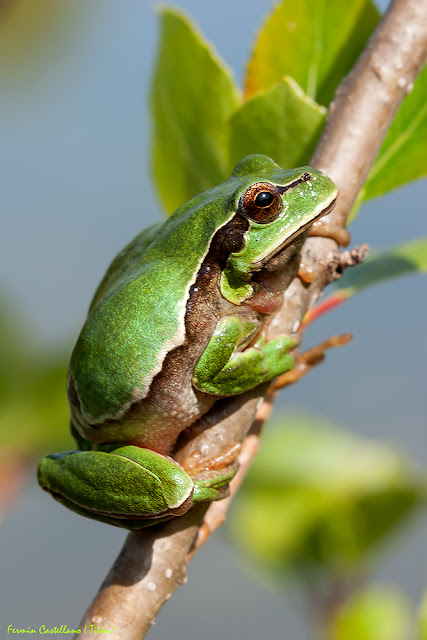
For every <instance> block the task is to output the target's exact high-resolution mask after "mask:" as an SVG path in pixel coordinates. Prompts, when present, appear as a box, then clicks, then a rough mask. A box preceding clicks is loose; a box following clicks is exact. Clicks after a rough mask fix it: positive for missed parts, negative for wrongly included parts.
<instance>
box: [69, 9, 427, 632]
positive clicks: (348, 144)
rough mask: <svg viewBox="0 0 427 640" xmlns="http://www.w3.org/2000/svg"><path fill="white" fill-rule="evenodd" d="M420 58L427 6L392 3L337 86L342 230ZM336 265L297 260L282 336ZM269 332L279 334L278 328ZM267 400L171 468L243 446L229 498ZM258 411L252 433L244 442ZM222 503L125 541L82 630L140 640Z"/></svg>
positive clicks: (316, 246)
mask: <svg viewBox="0 0 427 640" xmlns="http://www.w3.org/2000/svg"><path fill="white" fill-rule="evenodd" d="M426 58H427V0H394V1H393V2H392V3H391V5H390V7H389V9H388V11H387V12H386V14H385V15H384V17H383V19H382V21H381V23H380V25H379V26H378V28H377V29H376V31H375V33H374V34H373V36H372V37H371V39H370V41H369V43H368V45H367V47H366V49H365V51H364V53H363V54H362V56H361V57H360V59H359V61H358V63H357V64H356V66H355V67H354V69H353V71H352V72H351V73H350V74H349V75H348V77H347V78H346V79H345V80H344V81H343V82H342V84H341V85H340V87H339V89H338V91H337V93H336V95H335V98H334V101H333V103H332V105H331V108H330V111H329V115H328V118H327V122H326V127H325V130H324V132H323V135H322V138H321V140H320V142H319V145H318V147H317V149H316V151H315V153H314V156H313V158H312V160H311V163H310V164H311V165H312V166H314V167H317V168H320V169H321V170H322V171H324V172H325V173H326V174H327V175H328V176H330V177H331V178H332V180H333V181H334V182H335V183H336V185H337V186H338V188H339V190H340V195H339V199H338V202H337V206H336V207H335V209H334V211H333V212H332V213H331V214H329V216H328V217H329V219H330V220H331V221H333V222H334V223H336V224H338V225H339V226H341V227H344V226H345V223H346V219H347V216H348V213H349V211H350V210H351V207H352V206H353V204H354V202H355V200H356V197H357V195H358V193H359V191H360V189H361V188H362V186H363V184H364V182H365V180H366V178H367V176H368V174H369V171H370V169H371V167H372V165H373V163H374V160H375V158H376V156H377V153H378V150H379V148H380V146H381V144H382V142H383V140H384V137H385V135H386V132H387V130H388V128H389V126H390V124H391V121H392V119H393V116H394V114H395V112H396V111H397V109H398V108H399V106H400V103H401V101H402V100H403V98H404V97H405V95H406V94H407V93H408V92H409V91H410V90H411V88H412V87H413V83H414V81H415V78H416V77H417V75H418V73H419V72H420V70H421V69H422V67H423V65H424V64H425V61H426ZM337 256H339V250H338V246H337V244H336V243H335V241H334V240H332V239H330V238H320V237H316V238H308V239H307V241H306V242H305V245H304V248H303V260H304V261H306V262H307V263H308V264H310V265H311V264H314V265H315V266H316V272H317V274H318V275H317V277H316V279H315V280H314V281H313V282H312V283H311V284H310V285H309V286H307V285H303V284H302V283H301V281H300V280H299V279H298V278H296V279H295V280H294V281H293V282H292V283H291V286H290V287H289V290H288V291H287V295H286V296H285V303H284V305H283V307H282V309H281V311H280V323H279V324H280V328H279V331H280V332H281V333H288V334H289V333H293V332H295V328H296V327H297V328H298V327H299V325H300V323H301V321H302V318H303V317H304V314H305V312H306V310H307V309H308V308H309V307H310V306H311V305H312V304H313V302H315V301H316V300H317V298H318V297H319V295H320V294H321V292H322V290H323V288H324V286H325V285H326V284H328V281H329V275H328V265H329V264H330V263H331V261H334V260H335V261H336V260H337V259H339V257H338V258H337ZM275 325H276V327H275V331H278V328H277V325H278V323H275ZM265 393H268V386H266V385H264V386H263V387H262V388H260V387H258V388H257V389H256V390H255V391H252V392H250V393H247V394H244V395H243V396H239V397H236V398H232V399H230V400H227V401H222V402H220V403H219V404H218V406H217V407H216V408H215V412H214V413H213V414H209V415H208V416H206V417H205V419H204V422H205V423H207V424H209V426H210V428H209V429H207V430H205V431H203V432H202V433H199V434H198V435H197V436H196V437H195V438H194V440H192V441H191V443H189V444H188V445H186V446H185V448H184V449H182V450H180V451H178V452H176V456H175V457H176V458H177V460H178V461H179V460H183V459H185V457H186V456H187V455H188V454H189V452H191V450H199V451H200V450H201V449H202V447H203V450H204V451H207V452H209V456H211V455H215V454H216V453H218V452H219V449H218V443H219V442H220V447H221V448H223V449H225V448H226V447H227V446H229V444H230V443H232V442H239V441H240V442H241V441H243V443H244V444H243V447H242V452H241V455H240V462H241V467H240V470H239V472H238V474H237V476H236V478H235V479H234V480H233V482H232V485H231V495H233V494H234V493H235V491H236V489H237V487H238V485H239V484H240V481H241V479H242V477H243V475H244V472H245V470H246V469H247V467H248V466H249V464H250V461H251V459H252V457H253V455H254V453H255V451H256V449H257V435H256V431H257V430H258V426H259V423H260V422H261V421H262V420H263V419H264V417H265V416H264V415H263V414H267V413H268V407H269V406H270V402H271V392H270V394H269V395H268V396H267V398H268V400H267V401H266V403H263V401H264V395H261V394H265ZM257 410H258V417H257V421H256V428H255V429H253V430H252V432H251V434H250V435H249V436H248V437H247V434H248V432H249V430H250V429H251V426H252V425H253V424H254V419H255V415H256V413H257ZM219 436H220V437H219ZM245 438H246V440H245ZM229 502H230V498H227V499H225V500H222V501H220V502H217V503H212V504H211V505H210V506H207V505H198V506H197V507H194V508H193V509H191V510H190V511H189V512H188V513H187V514H185V515H184V516H181V517H179V518H175V519H173V520H170V521H169V522H166V523H164V524H162V525H157V526H155V527H152V528H149V529H146V530H144V531H142V532H137V533H135V532H132V533H130V534H129V535H128V537H127V539H126V541H125V543H124V546H123V549H122V550H121V552H120V554H119V556H118V558H117V559H116V561H115V563H114V564H113V566H112V568H111V570H110V572H109V574H108V576H107V577H106V579H105V580H104V582H103V584H102V585H101V587H100V590H99V592H98V593H97V595H96V596H95V598H94V600H93V602H92V603H91V605H90V606H89V608H88V610H87V612H86V614H85V615H84V617H83V620H82V622H81V624H80V628H81V629H83V628H84V626H85V625H90V624H94V623H96V624H97V625H101V626H104V627H110V626H111V625H113V628H114V631H115V638H117V640H141V638H142V637H144V635H145V634H146V632H147V631H148V629H149V628H150V627H151V625H152V624H153V622H154V619H155V617H156V615H157V613H158V612H159V610H160V608H161V607H162V605H163V604H164V602H166V600H168V599H169V597H170V596H171V594H172V593H173V592H174V590H175V589H176V588H177V587H178V586H179V585H180V584H183V583H184V582H185V581H186V566H187V562H188V558H189V556H190V553H191V551H192V550H193V549H195V548H198V547H199V546H201V544H202V543H203V541H204V539H206V537H207V536H208V535H209V533H210V532H211V531H213V530H214V529H215V528H217V527H218V526H219V525H220V524H221V523H222V522H223V520H224V519H225V512H226V509H227V507H228V504H229ZM203 522H204V525H203V526H202V523H203ZM196 539H197V545H196V546H195V541H196Z"/></svg>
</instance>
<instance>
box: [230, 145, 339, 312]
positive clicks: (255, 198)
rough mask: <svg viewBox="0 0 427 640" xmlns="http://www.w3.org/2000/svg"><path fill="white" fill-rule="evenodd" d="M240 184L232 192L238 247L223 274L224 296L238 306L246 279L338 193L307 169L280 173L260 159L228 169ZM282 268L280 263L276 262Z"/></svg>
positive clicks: (246, 290) (246, 294) (246, 286)
mask: <svg viewBox="0 0 427 640" xmlns="http://www.w3.org/2000/svg"><path fill="white" fill-rule="evenodd" d="M233 176H235V177H236V178H239V179H240V180H241V183H240V187H239V189H238V190H237V191H236V192H235V194H234V197H235V207H236V217H235V219H234V221H233V224H234V225H236V224H238V225H239V226H240V228H242V227H244V228H245V232H244V234H243V237H242V242H241V247H239V250H238V251H236V252H232V253H231V254H230V256H229V257H228V260H227V266H226V268H225V270H224V272H223V277H222V283H221V290H222V294H223V295H224V297H225V298H227V299H228V300H230V302H234V303H235V304H239V303H240V302H242V301H243V300H245V299H246V298H248V297H249V296H250V295H251V293H252V287H251V285H250V280H251V279H252V278H253V277H254V275H255V274H256V273H258V272H260V271H261V270H262V269H264V268H266V267H267V266H268V265H269V263H270V264H271V263H272V262H273V261H274V263H275V264H277V268H280V266H281V261H280V259H278V257H279V256H280V255H283V254H284V250H285V249H286V248H287V247H289V245H291V244H292V243H293V242H294V241H295V239H296V238H298V236H300V235H301V234H302V233H303V232H304V231H305V230H306V229H307V228H308V227H310V225H311V224H312V223H313V222H314V221H316V220H318V219H319V218H321V217H322V216H323V215H325V214H327V213H329V211H331V210H332V208H333V206H334V204H335V201H336V198H337V195H338V190H337V188H336V186H335V185H334V183H333V182H332V180H330V179H329V178H328V177H327V176H324V175H323V174H322V173H321V172H320V171H318V170H316V169H312V168H311V167H301V168H299V169H291V170H290V171H284V170H283V169H281V168H280V167H279V166H278V165H276V164H275V163H274V162H273V161H272V160H270V159H269V158H266V157H265V156H262V155H254V156H248V157H247V158H245V159H244V160H242V161H241V162H240V163H239V164H238V165H237V167H236V169H235V170H234V173H233ZM282 264H283V263H282Z"/></svg>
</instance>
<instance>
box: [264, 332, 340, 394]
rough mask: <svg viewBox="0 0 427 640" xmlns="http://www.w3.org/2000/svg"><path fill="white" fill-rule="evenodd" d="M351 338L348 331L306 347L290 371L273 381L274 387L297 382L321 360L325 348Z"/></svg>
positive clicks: (277, 387) (323, 356)
mask: <svg viewBox="0 0 427 640" xmlns="http://www.w3.org/2000/svg"><path fill="white" fill-rule="evenodd" d="M351 339H352V335H351V334H350V333H344V334H343V335H341V336H331V337H330V338H328V339H327V340H325V341H324V342H322V343H321V344H319V345H317V346H316V347H313V348H312V349H308V350H307V351H305V352H304V353H302V354H301V355H300V356H298V358H297V359H296V360H295V366H294V368H293V369H292V370H291V371H287V372H286V373H284V374H283V375H281V376H279V377H278V378H277V379H276V380H275V381H274V385H273V386H274V389H275V390H279V389H283V387H287V386H288V385H290V384H293V383H294V382H297V381H298V380H299V379H300V378H303V377H304V376H305V375H306V374H307V373H308V372H309V371H310V369H311V368H312V367H315V366H316V365H317V364H319V363H320V362H322V360H323V359H324V358H325V352H326V350H327V349H331V348H332V347H341V346H343V345H344V344H348V343H349V342H350V340H351Z"/></svg>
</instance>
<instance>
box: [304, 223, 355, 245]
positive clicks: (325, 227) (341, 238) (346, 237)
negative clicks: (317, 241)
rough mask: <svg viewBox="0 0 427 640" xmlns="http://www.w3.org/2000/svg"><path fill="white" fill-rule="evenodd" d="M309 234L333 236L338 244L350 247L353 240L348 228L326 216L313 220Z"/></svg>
mask: <svg viewBox="0 0 427 640" xmlns="http://www.w3.org/2000/svg"><path fill="white" fill-rule="evenodd" d="M308 235H309V236H310V237H317V236H321V237H322V238H332V240H335V242H336V243H337V244H340V245H341V246H342V247H348V245H349V244H350V241H351V237H350V234H349V232H348V231H347V229H344V227H341V226H340V225H338V224H335V223H334V222H329V221H328V220H327V219H326V218H325V219H322V220H318V221H317V222H313V224H312V225H311V227H310V229H309V231H308Z"/></svg>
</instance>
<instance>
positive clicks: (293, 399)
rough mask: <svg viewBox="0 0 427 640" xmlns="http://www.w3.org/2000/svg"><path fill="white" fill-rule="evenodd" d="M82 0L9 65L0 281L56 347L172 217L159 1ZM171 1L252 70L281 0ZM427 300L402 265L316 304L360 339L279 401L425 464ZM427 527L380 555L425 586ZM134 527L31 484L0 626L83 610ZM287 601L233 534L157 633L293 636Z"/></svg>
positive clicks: (9, 546)
mask: <svg viewBox="0 0 427 640" xmlns="http://www.w3.org/2000/svg"><path fill="white" fill-rule="evenodd" d="M36 1H37V2H38V1H39V0H36ZM40 1H41V0H40ZM73 4H74V7H75V8H74V10H73V12H68V14H67V16H66V19H67V26H66V27H64V25H61V24H58V26H57V27H56V33H55V37H54V38H51V37H50V36H47V35H46V36H44V38H43V40H44V44H43V48H44V55H43V56H41V57H39V55H38V53H36V50H34V52H32V51H31V48H29V56H30V58H32V64H29V63H28V62H27V63H23V62H22V61H21V63H20V66H19V70H18V71H17V73H14V74H13V75H10V73H8V72H6V70H5V64H0V83H1V86H2V89H1V91H0V114H1V117H0V175H1V176H2V181H1V182H2V187H1V191H2V198H1V201H2V213H1V222H2V233H1V234H0V292H2V293H3V294H4V295H5V296H6V298H7V299H8V300H9V301H10V302H12V303H13V304H14V305H15V307H16V309H17V310H18V312H19V313H20V315H21V317H22V319H23V322H24V325H25V326H26V328H27V332H28V334H29V335H31V337H32V338H33V339H36V340H38V341H39V342H40V343H41V344H43V345H45V348H46V349H47V350H49V349H54V348H55V347H57V346H59V345H62V344H63V343H64V341H65V342H70V344H71V342H72V341H73V340H74V339H75V337H76V334H77V333H78V331H79V329H80V326H81V324H82V322H83V319H84V316H85V313H86V310H87V306H88V303H89V300H90V298H91V295H92V293H93V291H94V289H95V287H96V285H97V284H98V282H99V279H100V277H101V276H102V274H103V271H104V270H105V268H106V266H107V265H108V263H109V261H110V260H111V258H112V256H113V255H114V254H115V253H117V251H119V250H120V249H121V247H122V246H123V245H124V244H125V243H127V242H128V241H129V240H130V239H131V238H132V237H133V236H134V235H135V234H136V233H137V232H138V231H139V230H140V229H141V228H143V227H144V226H146V225H147V224H149V223H151V222H153V221H156V220H158V219H159V216H160V215H161V211H160V208H159V205H158V203H157V200H156V196H155V193H154V190H153V186H152V184H151V181H150V168H149V167H150V164H149V130H150V122H149V115H148V109H147V102H148V99H147V96H148V91H149V83H150V74H151V69H152V64H153V59H154V55H155V44H156V35H157V25H156V16H155V13H154V11H153V6H152V3H151V2H148V1H145V0H127V1H126V2H118V1H117V0H116V1H114V0H92V2H91V3H88V2H85V1H84V0H74V1H73ZM176 4H177V6H180V7H182V8H183V9H185V10H187V11H188V12H189V13H190V14H191V15H192V16H193V17H194V19H195V20H196V22H197V23H198V24H199V25H200V27H201V29H202V31H203V32H204V33H205V34H206V35H207V37H208V38H209V39H211V40H213V41H214V42H215V44H216V46H217V49H218V50H219V53H220V54H221V55H222V56H223V58H224V59H225V60H226V61H227V63H228V64H229V65H230V66H231V67H232V68H233V70H234V73H235V76H236V78H237V80H238V81H239V82H240V80H241V77H242V75H243V68H244V63H245V60H246V58H247V56H248V50H249V48H250V46H251V43H252V42H253V39H254V34H255V32H256V29H257V26H258V25H259V23H260V21H261V19H262V17H263V16H265V14H266V13H267V11H268V10H269V8H270V6H271V3H270V1H269V0H257V2H248V1H243V0H235V1H234V2H231V3H230V2H226V1H225V0H216V2H214V3H200V2H197V0H193V1H190V0H181V1H179V2H177V3H176ZM381 4H382V6H384V4H387V3H385V2H383V3H381ZM426 196H427V187H426V183H425V182H424V183H423V182H418V183H414V184H412V185H410V186H408V187H405V188H403V189H400V190H398V191H396V192H394V193H391V194H389V195H388V196H387V197H385V198H382V199H381V200H378V201H371V202H370V203H368V205H366V206H365V207H364V208H363V210H362V212H361V214H360V216H359V218H358V219H357V221H356V223H355V224H354V225H353V227H352V236H353V243H354V244H357V243H360V242H368V243H369V244H370V245H371V246H372V247H375V248H381V247H386V246H390V245H392V244H397V243H399V242H401V241H404V240H407V239H410V238H413V237H415V236H418V235H421V234H426V232H427V223H426V209H425V202H426ZM426 300H427V297H426V295H425V280H424V279H423V278H420V277H414V278H407V279H404V280H401V281H397V282H393V283H389V284H387V285H384V286H382V287H380V288H378V289H375V290H373V291H367V292H366V293H363V294H362V295H360V296H359V297H357V298H356V299H354V300H351V301H350V302H349V303H347V304H346V305H345V306H344V307H342V308H341V309H339V310H337V311H336V312H335V313H334V314H333V315H330V316H329V317H327V318H325V319H322V320H320V321H319V322H318V323H316V326H315V327H313V329H312V330H311V331H310V333H309V335H308V336H307V345H309V344H314V343H316V342H318V341H320V340H323V339H324V338H325V337H327V336H329V335H331V334H333V333H342V332H344V331H350V332H352V333H353V334H354V340H353V342H352V343H351V344H350V345H349V346H346V347H344V348H342V349H339V350H335V351H334V352H333V353H331V354H329V355H328V358H327V361H326V363H325V364H324V365H323V366H321V367H318V368H317V369H316V370H315V371H313V372H312V373H311V374H310V375H309V376H308V377H307V378H306V379H305V380H304V381H303V382H302V383H301V384H298V385H296V386H295V387H293V388H291V389H289V391H288V392H287V393H286V394H283V397H282V399H281V401H280V406H281V407H292V408H304V410H305V411H308V412H311V413H314V414H319V415H321V416H323V417H327V418H330V419H331V420H332V421H334V422H338V423H339V424H342V425H343V426H345V427H347V428H349V429H352V430H354V431H357V432H358V433H360V434H362V435H366V436H367V437H375V438H382V439H385V440H387V441H390V442H392V443H395V444H396V445H397V446H399V447H400V448H401V449H402V450H403V451H405V452H406V453H407V454H408V456H410V457H411V458H412V459H414V460H415V461H416V462H418V463H419V464H422V463H424V462H425V456H426V449H427V447H426V444H427V442H426V440H427V438H426V400H425V380H426V359H427V358H426V356H427V349H426V340H425V316H426V312H427V302H426ZM58 428H64V429H65V428H67V427H66V425H58ZM426 532H427V525H426V523H425V520H424V521H423V522H421V523H419V526H418V527H413V528H412V529H409V530H408V531H406V533H405V536H404V537H401V538H399V540H398V541H397V542H396V544H395V545H394V546H393V547H391V550H390V551H389V553H388V554H387V553H386V554H385V555H384V559H383V561H380V562H379V563H378V568H377V570H376V577H377V579H384V580H387V581H390V582H393V583H399V584H401V585H402V586H403V587H404V588H405V590H406V591H407V592H408V593H409V594H410V595H411V597H412V598H413V600H414V601H415V602H416V601H418V600H419V597H420V594H421V591H422V589H423V586H424V582H425V575H427V560H426V554H425V536H426ZM123 540H124V534H123V532H121V531H119V530H115V529H114V528H110V527H107V526H105V525H100V524H97V523H95V522H91V521H89V520H85V519H83V518H79V517H78V516H75V515H73V514H71V513H69V512H67V511H66V510H65V509H63V508H62V507H60V506H59V505H57V504H56V503H55V502H54V501H53V500H51V499H50V498H49V497H48V496H47V495H44V494H42V492H41V491H39V490H38V488H37V487H36V486H35V483H34V484H33V485H32V486H30V487H29V488H28V490H27V492H26V493H25V495H24V496H23V497H22V499H21V502H20V504H19V505H18V506H17V508H16V509H15V510H14V512H13V513H12V514H11V516H10V518H9V519H8V520H7V521H6V523H5V524H4V525H3V530H2V536H1V542H0V572H1V575H3V576H7V585H6V581H3V582H4V584H3V586H2V587H0V603H1V604H0V636H1V637H3V636H4V633H5V632H4V630H3V628H2V627H3V625H6V626H7V624H13V625H14V626H16V627H18V628H25V627H28V626H34V627H36V628H37V627H38V625H40V624H46V625H47V626H54V625H55V624H67V625H68V626H74V625H77V624H78V622H79V620H80V617H81V614H82V612H83V610H84V609H85V607H86V605H87V603H88V602H89V599H90V597H91V596H92V595H93V593H94V592H95V591H96V589H97V587H98V586H99V584H100V582H101V581H102V579H103V577H104V575H105V573H106V572H107V570H108V567H109V565H110V563H111V559H112V558H113V557H114V556H115V554H116V553H117V551H118V549H119V548H120V546H121V543H122V541H123ZM224 585H226V586H224ZM293 603H294V601H293V600H292V599H291V600H286V601H285V603H283V598H282V596H281V595H280V594H271V593H268V592H267V591H266V590H264V589H263V588H262V587H260V586H259V585H258V584H256V583H255V582H250V581H248V580H247V576H246V574H245V573H243V572H242V570H241V568H240V566H239V565H238V563H237V560H236V558H235V556H234V554H233V550H232V549H231V548H230V546H229V545H227V543H226V541H225V537H224V534H223V533H221V534H219V535H216V536H215V537H214V539H213V540H212V541H210V543H209V545H208V547H207V549H206V550H205V551H204V552H202V553H200V554H199V555H198V556H197V558H195V559H194V560H193V561H192V564H191V567H190V580H189V584H188V585H187V586H186V587H185V588H182V589H180V590H179V592H178V593H177V594H176V596H175V597H174V598H172V600H171V601H170V602H169V603H168V605H167V607H166V608H165V610H164V611H163V612H162V613H161V615H160V617H159V620H158V621H157V623H156V626H155V628H154V629H153V631H152V632H151V635H150V637H152V638H153V639H155V638H156V637H157V638H164V637H168V634H169V637H173V638H174V640H180V638H193V637H194V638H198V637H200V636H201V635H203V638H205V640H209V639H210V638H211V637H212V638H213V637H218V635H219V634H225V635H227V637H230V636H233V634H234V633H236V634H238V635H242V636H243V635H245V637H246V638H248V639H250V638H259V637H260V634H262V633H265V629H266V627H265V625H266V624H267V623H266V621H267V620H268V625H269V634H271V635H272V636H273V635H275V634H278V633H280V634H281V636H282V637H283V627H284V626H285V627H286V628H287V629H288V635H287V636H286V637H289V638H292V640H300V639H301V640H302V639H303V638H307V637H311V634H310V633H309V631H307V626H306V624H305V623H304V622H303V618H304V615H303V612H302V611H299V610H298V608H295V606H293ZM156 634H157V635H156Z"/></svg>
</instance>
